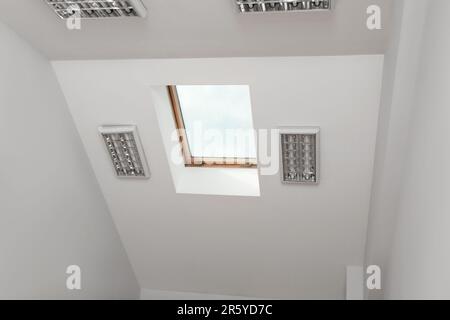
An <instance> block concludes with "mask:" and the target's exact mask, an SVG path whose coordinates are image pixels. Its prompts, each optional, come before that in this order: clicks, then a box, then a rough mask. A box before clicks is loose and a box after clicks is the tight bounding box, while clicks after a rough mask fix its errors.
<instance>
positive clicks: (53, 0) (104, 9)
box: [44, 0, 147, 19]
mask: <svg viewBox="0 0 450 320" xmlns="http://www.w3.org/2000/svg"><path fill="white" fill-rule="evenodd" d="M44 1H45V2H47V4H48V5H49V6H50V7H51V8H52V9H53V10H54V11H55V12H56V14H57V15H58V16H59V17H60V18H62V19H69V18H71V17H73V16H74V15H75V14H76V13H78V12H79V17H80V18H81V19H99V18H120V17H141V18H145V17H146V16H147V9H146V8H145V6H144V4H143V3H142V1H141V0H44Z"/></svg>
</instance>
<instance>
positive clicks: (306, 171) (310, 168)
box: [280, 129, 319, 184]
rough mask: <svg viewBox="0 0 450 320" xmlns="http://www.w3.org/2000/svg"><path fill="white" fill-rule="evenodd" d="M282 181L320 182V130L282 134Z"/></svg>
mask: <svg viewBox="0 0 450 320" xmlns="http://www.w3.org/2000/svg"><path fill="white" fill-rule="evenodd" d="M280 143H281V160H282V167H283V168H282V181H283V182H285V183H310V184H316V183H318V181H319V170H318V166H319V161H318V160H319V159H318V158H319V157H318V156H319V153H318V151H319V150H318V148H319V130H318V129H307V130H305V132H303V133H302V132H301V130H297V131H296V132H284V133H280Z"/></svg>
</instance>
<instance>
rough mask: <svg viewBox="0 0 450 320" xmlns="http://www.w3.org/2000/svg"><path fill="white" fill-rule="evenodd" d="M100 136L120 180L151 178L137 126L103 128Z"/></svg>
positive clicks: (100, 129)
mask: <svg viewBox="0 0 450 320" xmlns="http://www.w3.org/2000/svg"><path fill="white" fill-rule="evenodd" d="M99 131H100V134H101V136H102V138H103V141H104V143H105V145H106V149H107V151H108V154H109V156H110V158H111V161H112V165H113V168H114V172H115V173H116V175H117V177H119V178H144V179H145V178H150V171H149V169H148V165H147V161H146V159H145V154H144V149H143V148H142V144H141V141H140V139H139V135H138V132H137V128H136V126H103V127H100V128H99Z"/></svg>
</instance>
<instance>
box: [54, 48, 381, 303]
mask: <svg viewBox="0 0 450 320" xmlns="http://www.w3.org/2000/svg"><path fill="white" fill-rule="evenodd" d="M382 63H383V57H382V56H351V57H303V58H264V59H258V58H253V59H250V58H240V59H191V60H189V59H186V60H128V61H68V62H54V68H55V70H56V72H57V76H58V78H59V80H60V83H61V85H62V88H63V91H64V93H65V96H66V98H67V100H68V104H69V108H70V110H71V113H72V115H73V117H74V119H75V122H76V125H77V128H78V130H79V133H80V135H81V137H82V140H83V143H84V146H85V148H86V151H87V153H88V155H89V158H90V161H91V164H92V166H93V168H94V171H95V174H96V176H97V179H98V181H99V183H100V186H101V188H102V190H103V193H104V195H105V198H106V200H107V203H108V205H109V207H110V209H111V212H112V215H113V216H114V219H115V222H116V224H117V226H118V229H119V231H120V234H121V237H122V240H123V242H124V245H125V247H126V249H127V252H128V254H129V256H130V259H131V262H132V264H133V267H134V269H135V271H136V274H137V276H138V279H139V282H140V284H141V287H143V288H150V289H160V290H168V291H188V292H198V293H215V294H224V295H238V296H250V297H269V298H324V299H327V298H329V299H337V298H340V299H344V298H345V272H346V271H345V270H346V266H347V265H362V263H363V256H364V243H365V238H366V226H367V215H368V209H369V196H370V188H371V180H372V169H373V158H374V147H375V136H376V128H377V118H378V106H379V95H380V90H381V71H382ZM275 80H276V81H275ZM172 83H182V84H205V83H206V84H239V83H242V84H249V85H250V89H251V95H252V103H253V117H254V123H255V127H256V128H257V129H258V128H277V127H279V126H320V127H321V138H322V139H321V142H322V143H321V168H322V171H321V172H322V175H321V183H320V185H319V186H292V185H283V184H281V183H280V177H279V174H276V175H273V176H260V185H261V197H223V196H202V195H182V194H176V192H175V188H174V185H173V181H172V178H171V173H170V168H169V164H168V159H167V156H166V152H165V150H164V146H163V142H162V140H161V133H160V130H159V127H158V121H157V117H156V114H155V111H154V108H153V106H152V95H151V90H150V88H151V86H158V85H159V86H161V85H166V84H172ZM107 123H135V124H137V125H138V128H139V132H140V134H141V139H142V143H143V146H144V149H145V150H146V153H147V157H148V160H149V165H150V170H151V171H152V179H150V180H149V181H124V180H118V179H116V178H115V177H114V176H113V175H112V174H111V168H110V163H109V162H108V158H107V156H106V155H105V153H104V150H103V146H102V145H101V143H100V141H99V139H98V135H97V127H98V126H99V125H101V124H107Z"/></svg>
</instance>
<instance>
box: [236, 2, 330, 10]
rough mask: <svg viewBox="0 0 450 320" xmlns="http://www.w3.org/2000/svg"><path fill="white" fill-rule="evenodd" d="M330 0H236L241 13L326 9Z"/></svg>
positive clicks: (328, 8)
mask: <svg viewBox="0 0 450 320" xmlns="http://www.w3.org/2000/svg"><path fill="white" fill-rule="evenodd" d="M331 1H332V0H304V1H295V0H236V3H237V5H238V7H239V10H240V11H241V12H242V13H251V12H288V11H303V12H311V11H328V10H331Z"/></svg>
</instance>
